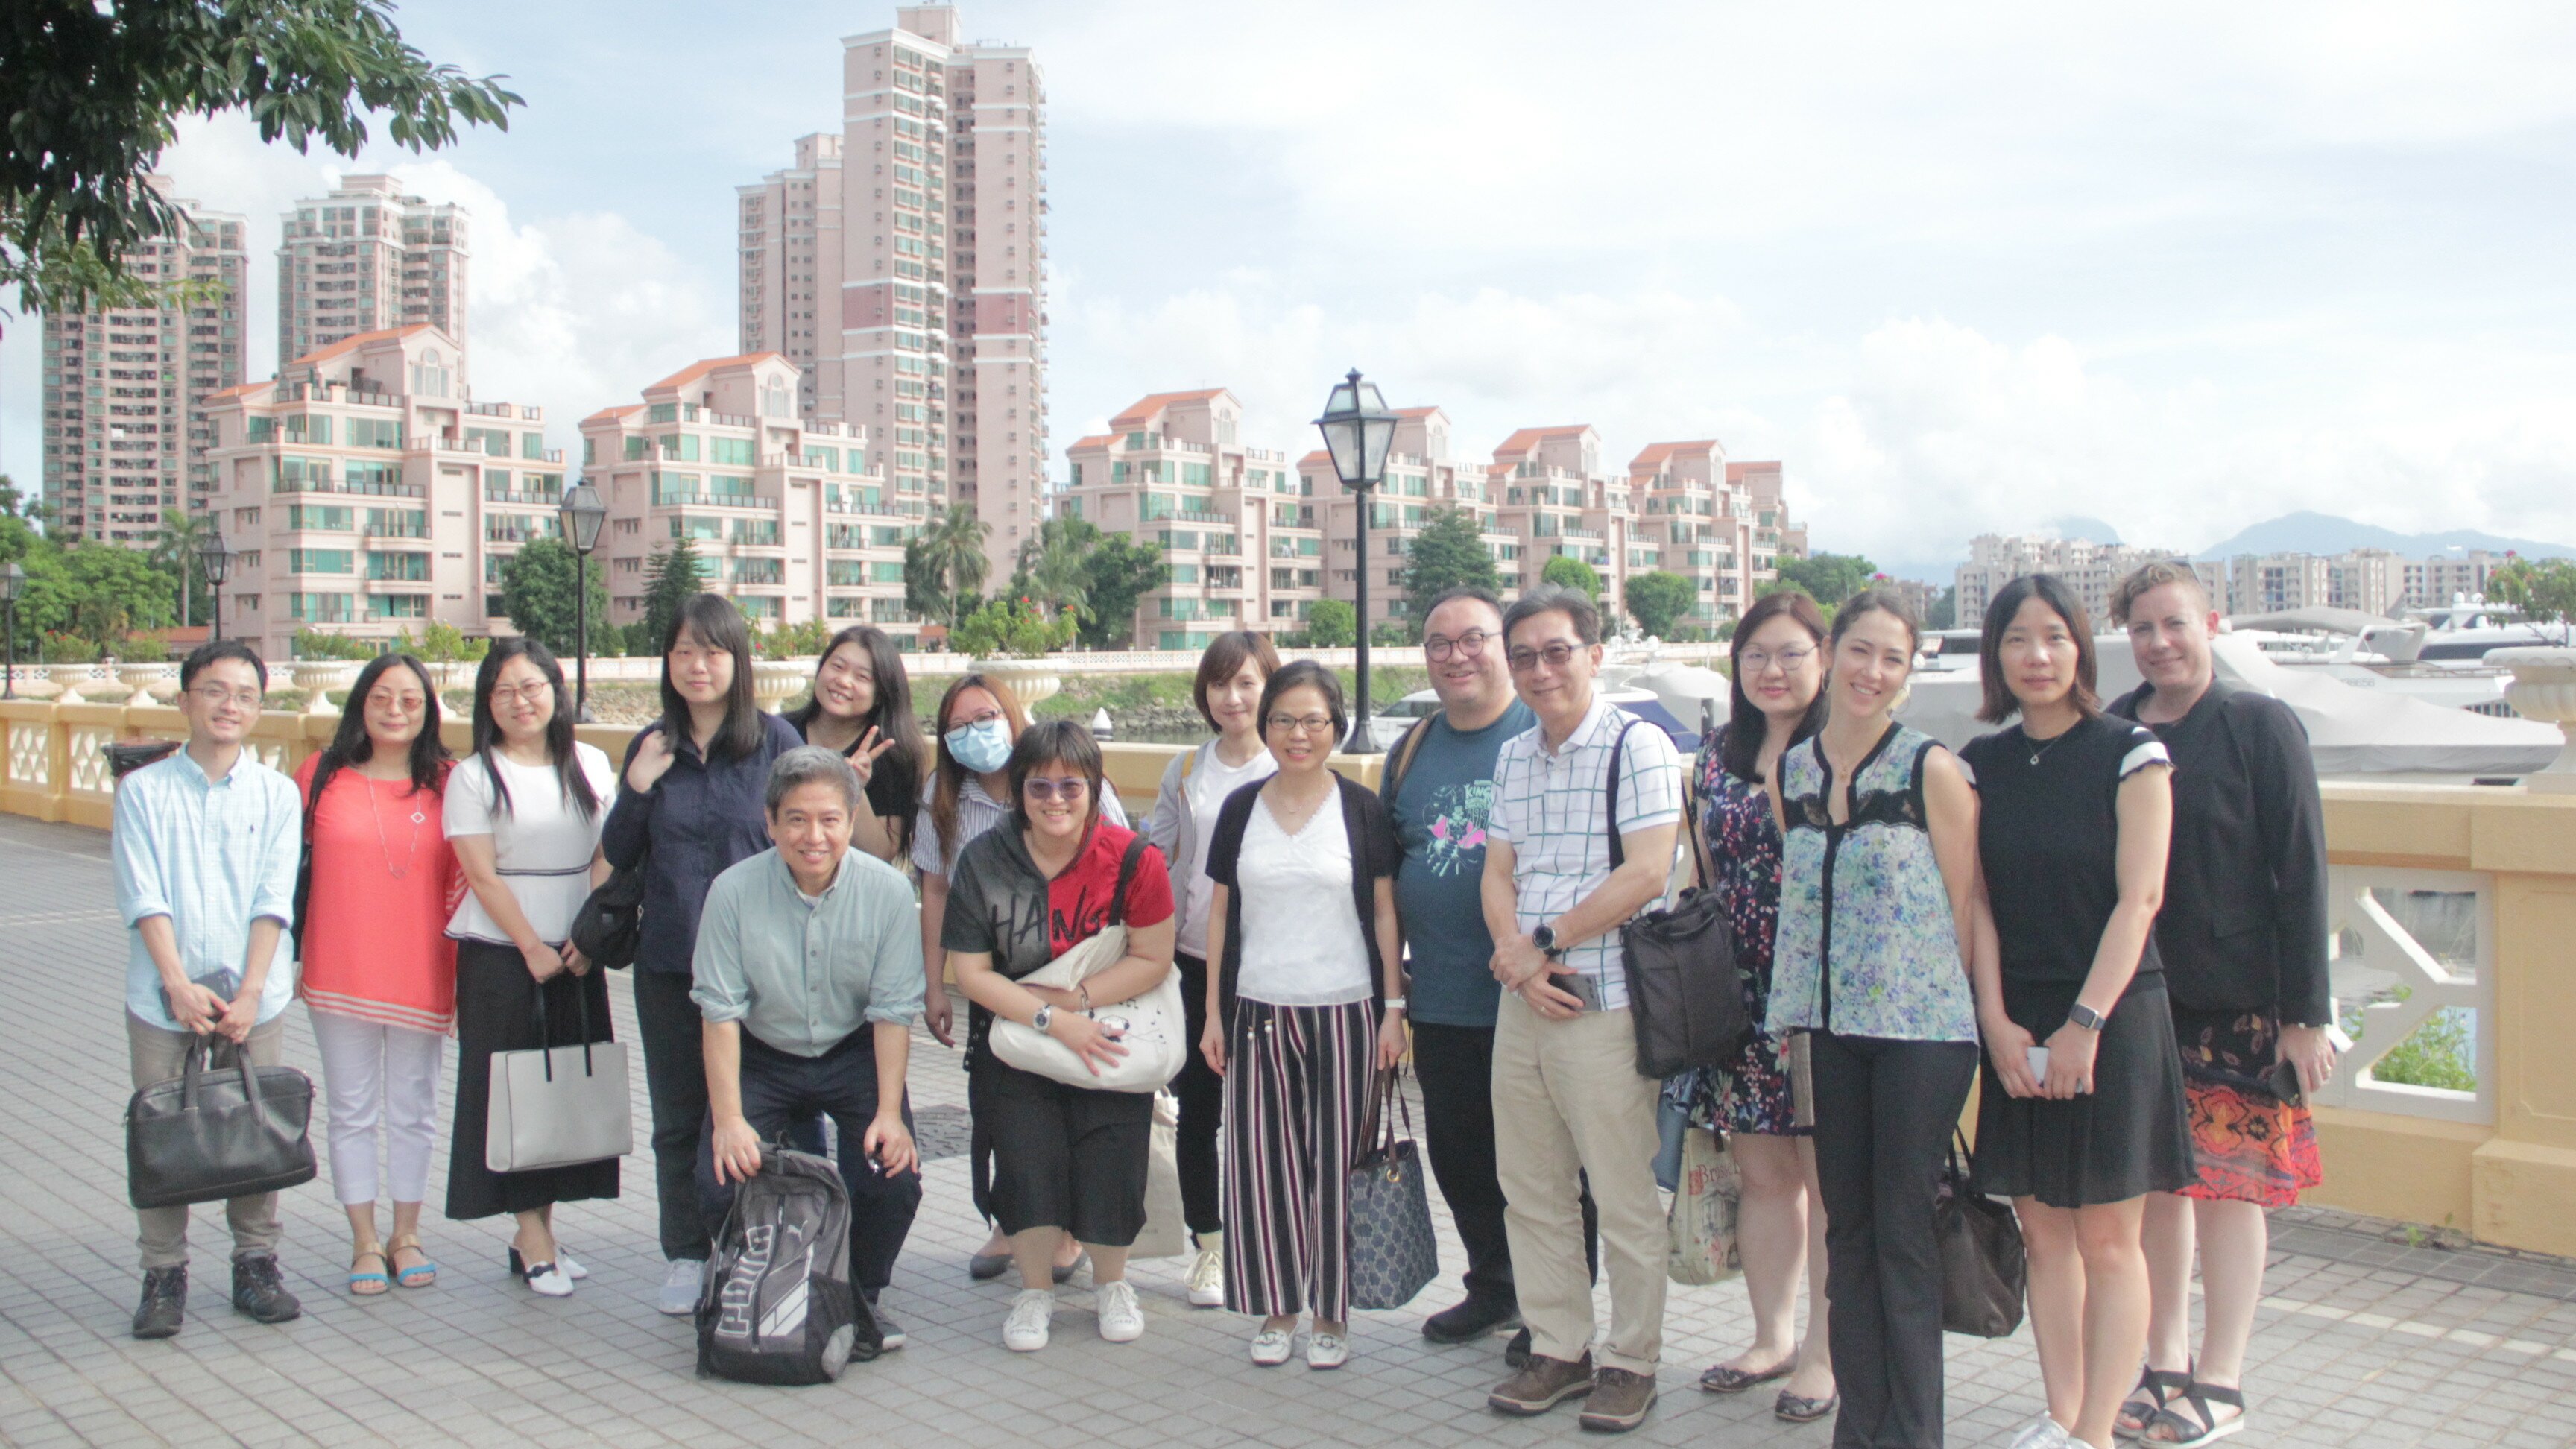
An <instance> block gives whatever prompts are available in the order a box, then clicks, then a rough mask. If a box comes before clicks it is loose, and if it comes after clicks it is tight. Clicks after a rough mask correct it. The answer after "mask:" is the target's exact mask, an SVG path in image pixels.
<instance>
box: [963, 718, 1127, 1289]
mask: <svg viewBox="0 0 2576 1449" xmlns="http://www.w3.org/2000/svg"><path fill="white" fill-rule="evenodd" d="M1028 727H1029V716H1028V712H1027V711H1026V710H1024V709H1022V708H1021V707H1020V697H1019V696H1018V695H1016V694H1013V693H1012V692H1011V687H1010V686H1009V685H1007V684H1005V683H1003V682H1002V681H1001V680H999V679H996V678H994V677H992V676H991V675H986V674H962V675H959V676H958V678H957V682H956V683H954V684H951V685H949V686H948V692H947V693H946V694H944V695H941V696H940V699H939V743H938V752H937V763H936V765H935V767H934V768H933V770H932V772H931V777H930V785H929V789H928V790H927V791H926V793H925V798H924V799H923V800H922V802H921V810H920V813H919V814H918V815H917V816H916V817H915V819H914V821H913V829H912V864H913V869H914V870H915V871H917V872H918V873H919V874H920V876H921V959H922V964H923V969H924V970H925V971H931V972H936V971H938V970H940V967H939V966H938V964H937V963H938V962H941V961H944V960H946V959H947V954H946V951H945V949H944V948H943V947H942V946H941V944H940V943H941V941H942V940H943V939H945V936H946V931H945V929H944V928H945V925H946V922H947V918H948V878H949V875H950V872H951V871H953V870H954V869H955V868H956V864H957V861H958V859H959V858H960V857H961V856H963V855H964V854H965V851H966V847H967V846H969V845H972V844H974V843H975V841H976V840H977V839H979V838H980V837H982V836H983V834H984V833H985V832H986V831H989V830H991V829H992V828H993V827H994V826H996V825H999V824H1001V823H1002V822H1003V821H1005V820H1008V819H1010V818H1012V812H1013V810H1014V808H1015V806H1014V805H1013V804H1006V803H1005V802H1008V801H1011V800H1012V795H1011V775H1010V764H1011V749H1012V747H1013V746H1014V745H1015V744H1016V743H1017V742H1018V741H1019V739H1020V737H1021V736H1022V735H1023V734H1024V733H1026V732H1027V730H1028ZM1099 808H1100V818H1101V819H1102V820H1105V821H1107V822H1108V823H1110V824H1112V825H1116V826H1119V827H1121V828H1124V827H1125V826H1126V824H1127V812H1126V811H1125V810H1123V809H1121V808H1120V807H1119V804H1118V793H1117V792H1116V791H1114V790H1104V791H1103V792H1102V794H1101V798H1100V802H1099ZM927 984H928V990H927V991H925V992H924V993H923V995H922V1013H921V1021H922V1025H924V1026H925V1027H927V1028H929V1030H930V1034H931V1035H932V1036H934V1037H937V1038H938V1039H939V1044H940V1045H941V1046H955V1045H956V1044H957V1039H956V1037H955V1035H954V1034H953V1033H954V1027H953V1026H952V1024H951V1017H950V1010H951V1008H950V1006H949V1003H948V988H947V986H946V984H945V983H944V982H942V981H941V980H939V979H938V978H937V977H936V976H934V977H932V979H931V980H930V981H929V982H928V983H927ZM967 1066H968V1068H969V1069H970V1070H971V1069H972V1068H973V1066H974V1062H973V1060H972V1057H971V1055H970V1057H969V1059H968V1061H967ZM967 1156H968V1158H969V1160H970V1162H971V1169H970V1171H971V1176H972V1177H973V1180H974V1194H975V1210H976V1211H977V1212H979V1213H981V1214H983V1215H984V1217H985V1218H986V1219H987V1220H988V1221H989V1220H991V1219H992V1217H993V1202H992V1163H993V1144H992V1139H991V1137H990V1136H989V1135H988V1134H987V1133H986V1132H985V1130H984V1126H983V1124H982V1123H981V1122H980V1121H979V1122H977V1123H976V1124H975V1126H974V1128H973V1137H972V1140H971V1143H970V1145H969V1147H968V1150H967ZM1081 1252H1082V1250H1081V1248H1080V1247H1079V1246H1078V1245H1077V1244H1076V1243H1075V1242H1074V1240H1073V1239H1071V1238H1066V1239H1065V1240H1064V1241H1063V1242H1062V1243H1060V1244H1059V1245H1058V1246H1057V1254H1058V1256H1057V1259H1056V1265H1055V1281H1057V1282H1059V1283H1061V1282H1063V1281H1064V1280H1065V1279H1067V1278H1070V1277H1072V1276H1073V1275H1074V1272H1075V1271H1076V1270H1077V1269H1078V1268H1079V1267H1080V1266H1081V1263H1082V1259H1081ZM1011 1260H1012V1249H1011V1240H1010V1237H1009V1235H1008V1234H1006V1233H1004V1232H1003V1231H1002V1230H1001V1229H1000V1228H999V1227H998V1226H997V1227H995V1228H994V1229H993V1234H992V1236H991V1237H990V1238H988V1239H987V1240H986V1241H985V1243H984V1246H983V1247H982V1248H980V1249H978V1250H976V1252H975V1254H974V1256H972V1257H970V1258H968V1259H967V1261H966V1271H967V1273H968V1274H969V1275H970V1276H972V1277H973V1278H974V1279H975V1280H976V1281H978V1282H981V1281H983V1280H984V1279H987V1278H998V1277H1000V1276H1002V1274H1004V1273H1005V1272H1008V1271H1009V1270H1010V1267H1011Z"/></svg>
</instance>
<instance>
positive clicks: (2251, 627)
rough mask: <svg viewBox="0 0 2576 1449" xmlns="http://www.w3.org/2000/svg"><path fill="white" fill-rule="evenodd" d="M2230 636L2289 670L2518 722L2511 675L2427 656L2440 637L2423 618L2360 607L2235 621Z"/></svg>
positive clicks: (2461, 657)
mask: <svg viewBox="0 0 2576 1449" xmlns="http://www.w3.org/2000/svg"><path fill="white" fill-rule="evenodd" d="M2226 632H2227V633H2228V634H2229V636H2230V637H2233V638H2237V639H2244V640H2249V641H2251V642H2252V643H2253V644H2254V646H2255V647H2256V648H2258V649H2260V650H2262V651H2263V655H2264V657H2265V658H2268V659H2270V660H2271V661H2272V662H2273V663H2275V664H2278V665H2280V666H2282V667H2283V668H2285V669H2294V670H2315V671H2317V672H2319V673H2322V674H2324V675H2325V676H2326V677H2328V678H2330V679H2336V680H2340V681H2342V682H2343V683H2345V684H2348V685H2350V686H2352V687H2353V688H2355V689H2374V690H2382V691H2385V692H2387V693H2391V694H2399V695H2404V696H2406V697H2408V698H2410V699H2418V700H2421V701H2423V702H2424V703H2426V704H2430V705H2435V706H2438V707H2440V708H2443V709H2465V710H2468V711H2469V712H2471V713H2472V714H2485V715H2493V716H2495V717H2496V718H2498V719H2512V718H2514V717H2515V716H2514V711H2513V706H2512V705H2510V704H2507V703H2506V702H2505V697H2504V695H2505V691H2506V690H2507V689H2508V688H2510V687H2511V686H2512V684H2513V675H2512V672H2511V671H2509V670H2504V669H2497V668H2494V667H2493V666H2490V665H2488V664H2486V663H2484V662H2483V661H2482V660H2481V659H2479V658H2477V657H2475V656H2473V655H2467V654H2456V653H2455V655H2454V656H2453V657H2451V658H2448V659H2446V660H2439V661H2437V660H2434V659H2428V658H2426V657H2425V650H2426V649H2427V648H2428V647H2429V646H2430V644H2431V642H2432V640H2433V639H2434V637H2435V635H2436V631H2435V630H2434V629H2433V628H2432V626H2431V624H2430V623H2429V622H2428V621H2426V620H2424V619H2420V618H2418V619H2404V620H2400V619H2389V618H2384V617H2382V616H2380V615H2377V614H2369V613H2364V612H2363V611H2361V610H2359V609H2336V608H2310V609H2286V610H2282V611H2281V612H2278V613H2272V614H2257V615H2251V616H2244V617H2237V618H2231V619H2229V620H2227V621H2226ZM2449 632H2450V633H2451V634H2453V635H2458V634H2460V632H2461V631H2458V630H2452V631H2449ZM2476 632H2477V633H2485V632H2488V631H2485V630H2483V629H2480V630H2478V631H2476ZM2471 642H2477V641H2475V640H2472V641H2471ZM2442 647H2444V648H2445V649H2452V650H2455V651H2456V650H2459V649H2465V648H2466V647H2468V645H2467V644H2464V643H2461V642H2459V640H2457V639H2454V641H2453V642H2452V643H2449V644H2445V645H2444V646H2442ZM2486 647H2494V648H2502V647H2506V646H2504V645H2502V644H2496V645H2482V646H2481V647H2480V649H2479V652H2480V653H2483V652H2484V649H2485V648H2486Z"/></svg>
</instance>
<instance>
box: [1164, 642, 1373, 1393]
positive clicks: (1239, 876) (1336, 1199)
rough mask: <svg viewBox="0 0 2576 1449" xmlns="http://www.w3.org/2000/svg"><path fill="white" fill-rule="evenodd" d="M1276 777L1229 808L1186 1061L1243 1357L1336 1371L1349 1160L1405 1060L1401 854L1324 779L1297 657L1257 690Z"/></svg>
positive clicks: (1344, 1301) (1346, 1308) (1218, 841)
mask: <svg viewBox="0 0 2576 1449" xmlns="http://www.w3.org/2000/svg"><path fill="white" fill-rule="evenodd" d="M1260 718H1261V721H1262V735H1263V738H1264V739H1265V740H1266V741H1267V742H1268V743H1269V746H1270V754H1271V757H1272V758H1273V759H1275V760H1277V761H1278V762H1279V769H1278V771H1277V772H1276V773H1274V774H1273V775H1271V777H1270V778H1269V780H1268V781H1266V782H1264V783H1261V784H1254V785H1245V786H1243V787H1242V788H1240V789H1238V790H1236V791H1235V792H1234V793H1233V794H1231V795H1229V796H1227V797H1226V800H1225V804H1224V806H1223V807H1222V808H1220V809H1219V811H1218V812H1217V817H1216V827H1215V830H1214V831H1213V833H1212V838H1211V839H1210V841H1209V844H1208V860H1207V871H1208V874H1209V876H1210V877H1212V878H1213V879H1214V881H1215V884H1216V890H1215V893H1214V896H1213V898H1212V903H1211V906H1210V912H1211V914H1210V918H1209V925H1208V944H1209V946H1210V948H1211V951H1212V953H1213V955H1214V956H1215V958H1216V961H1217V969H1216V972H1215V973H1214V975H1213V978H1212V979H1211V981H1210V983H1209V987H1208V1003H1207V1028H1206V1031H1205V1034H1204V1035H1203V1036H1202V1037H1201V1038H1200V1040H1199V1050H1200V1051H1201V1052H1202V1053H1203V1054H1204V1055H1205V1056H1206V1058H1207V1063H1208V1066H1209V1067H1210V1068H1211V1069H1212V1070H1214V1071H1215V1072H1217V1073H1218V1074H1219V1075H1220V1076H1222V1077H1224V1078H1225V1082H1226V1103H1225V1121H1226V1128H1227V1139H1228V1140H1227V1142H1226V1153H1225V1216H1226V1221H1228V1222H1230V1223H1232V1224H1233V1225H1234V1231H1233V1233H1232V1235H1231V1236H1229V1237H1228V1238H1227V1239H1226V1243H1225V1306H1226V1307H1228V1308H1231V1309H1233V1310H1234V1311H1235V1312H1237V1313H1259V1314H1262V1315H1264V1317H1263V1319H1262V1324H1261V1327H1260V1329H1259V1330H1258V1331H1257V1332H1255V1333H1254V1334H1253V1336H1252V1347H1251V1352H1252V1361H1253V1362H1254V1363H1256V1364H1259V1365H1261V1366H1262V1367H1264V1368H1270V1367H1275V1366H1277V1365H1279V1364H1282V1363H1285V1362H1287V1361H1288V1353H1289V1349H1290V1348H1291V1346H1292V1345H1293V1342H1294V1339H1295V1336H1296V1332H1297V1316H1298V1314H1299V1313H1300V1312H1301V1311H1305V1310H1308V1309H1311V1310H1312V1311H1313V1313H1314V1331H1313V1333H1312V1334H1311V1336H1309V1337H1308V1338H1307V1340H1306V1367H1308V1368H1310V1369H1337V1368H1340V1367H1341V1366H1342V1365H1343V1364H1345V1363H1347V1362H1349V1361H1350V1356H1351V1349H1350V1301H1351V1292H1350V1289H1351V1195H1350V1175H1351V1164H1352V1163H1354V1162H1356V1161H1357V1160H1358V1159H1359V1155H1360V1153H1361V1152H1362V1151H1363V1150H1364V1149H1365V1146H1366V1144H1365V1143H1364V1142H1363V1141H1362V1140H1361V1137H1362V1131H1363V1129H1362V1122H1363V1120H1364V1119H1365V1118H1366V1117H1367V1116H1368V1108H1369V1098H1370V1094H1371V1089H1372V1088H1373V1087H1374V1086H1375V1085H1376V1083H1377V1080H1378V1073H1379V1072H1381V1071H1387V1070H1392V1069H1393V1068H1394V1066H1395V1064H1396V1063H1397V1062H1399V1061H1401V1060H1403V1057H1404V1050H1405V1044H1406V1043H1405V1033H1404V986H1403V979H1402V973H1403V964H1402V960H1401V957H1400V954H1399V951H1398V946H1397V942H1398V939H1399V938H1398V935H1397V931H1396V919H1395V868H1396V863H1397V861H1398V860H1400V859H1401V858H1402V850H1401V848H1400V847H1399V846H1398V845H1397V843H1396V838H1395V826H1394V823H1393V821H1392V820H1391V819H1390V818H1389V817H1388V815H1387V812H1386V802H1384V801H1382V800H1380V799H1379V798H1378V796H1377V792H1376V791H1375V790H1372V789H1369V788H1368V787H1367V786H1365V785H1362V784H1360V783H1359V782H1358V781H1356V780H1353V779H1351V778H1349V777H1348V776H1345V775H1341V774H1338V773H1336V772H1334V771H1332V770H1330V769H1327V768H1326V767H1325V762H1326V761H1327V760H1329V759H1331V758H1332V754H1333V746H1334V744H1335V742H1337V741H1339V740H1340V739H1341V738H1342V735H1343V732H1344V731H1345V730H1346V729H1347V728H1348V727H1349V720H1348V717H1347V716H1346V715H1345V714H1344V712H1343V707H1342V687H1341V684H1340V682H1339V681H1338V680H1336V679H1334V678H1333V674H1332V671H1330V670H1328V669H1326V668H1324V667H1323V666H1322V665H1320V664H1317V663H1315V662H1313V661H1312V660H1305V659H1301V660H1298V661H1297V662H1295V663H1293V664H1290V665H1288V666H1287V667H1285V668H1283V669H1281V670H1280V671H1279V672H1278V673H1276V674H1273V675H1271V676H1270V681H1269V683H1268V684H1267V685H1265V686H1264V687H1263V688H1262V691H1261V712H1260Z"/></svg>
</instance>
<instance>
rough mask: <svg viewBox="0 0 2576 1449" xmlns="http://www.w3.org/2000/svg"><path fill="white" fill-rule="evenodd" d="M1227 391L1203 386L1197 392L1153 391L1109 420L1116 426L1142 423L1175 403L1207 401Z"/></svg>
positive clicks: (1112, 425) (1110, 424)
mask: <svg viewBox="0 0 2576 1449" xmlns="http://www.w3.org/2000/svg"><path fill="white" fill-rule="evenodd" d="M1224 392H1225V389H1224V388H1221V387H1203V388H1200V389H1198V390H1197V391H1195V392H1151V393H1147V394H1145V396H1144V397H1142V398H1140V399H1138V400H1137V402H1136V405H1135V406H1134V407H1131V408H1129V409H1128V410H1127V411H1125V412H1123V413H1120V414H1119V415H1118V416H1116V417H1114V418H1111V419H1110V420H1109V426H1111V427H1113V428H1115V427H1117V426H1118V425H1119V424H1121V423H1141V422H1143V421H1145V420H1146V419H1147V418H1150V417H1152V416H1153V415H1154V414H1156V413H1158V412H1161V411H1162V410H1163V409H1165V408H1167V407H1170V406H1171V405H1172V404H1174V403H1180V402H1205V401H1207V400H1208V399H1209V398H1212V397H1217V396H1219V395H1221V394H1222V393H1224Z"/></svg>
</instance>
